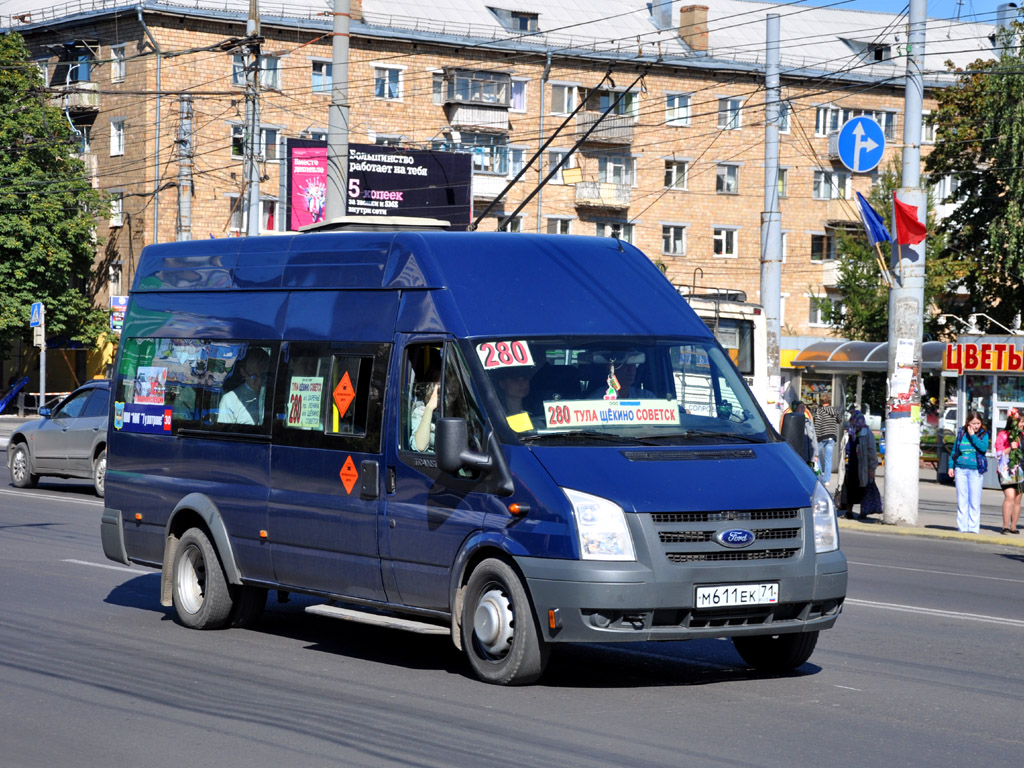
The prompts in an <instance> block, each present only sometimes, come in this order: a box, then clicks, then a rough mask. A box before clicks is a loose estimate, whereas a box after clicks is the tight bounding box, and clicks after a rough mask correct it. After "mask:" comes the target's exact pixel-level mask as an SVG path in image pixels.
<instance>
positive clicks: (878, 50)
mask: <svg viewBox="0 0 1024 768" xmlns="http://www.w3.org/2000/svg"><path fill="white" fill-rule="evenodd" d="M869 53H870V56H869V58H870V60H871V61H872V62H873V63H875V64H877V63H879V62H882V61H888V60H889V59H891V58H892V47H891V46H888V45H873V46H871V48H870V50H869Z"/></svg>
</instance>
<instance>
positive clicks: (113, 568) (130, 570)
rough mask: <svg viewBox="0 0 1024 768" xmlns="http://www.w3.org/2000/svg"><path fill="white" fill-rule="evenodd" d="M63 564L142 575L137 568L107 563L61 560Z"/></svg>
mask: <svg viewBox="0 0 1024 768" xmlns="http://www.w3.org/2000/svg"><path fill="white" fill-rule="evenodd" d="M61 562H62V563H74V564H75V565H88V566H90V567H92V568H106V569H108V570H111V571H126V572H128V573H142V571H140V570H138V569H137V568H128V567H127V566H124V565H107V564H106V563H90V562H89V561H88V560H61Z"/></svg>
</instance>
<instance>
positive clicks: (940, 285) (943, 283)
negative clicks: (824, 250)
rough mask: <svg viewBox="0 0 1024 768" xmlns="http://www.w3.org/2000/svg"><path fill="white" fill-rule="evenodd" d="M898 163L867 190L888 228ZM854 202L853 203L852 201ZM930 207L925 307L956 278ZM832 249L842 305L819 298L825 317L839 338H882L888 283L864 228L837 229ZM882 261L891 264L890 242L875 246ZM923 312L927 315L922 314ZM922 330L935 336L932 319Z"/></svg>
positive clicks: (941, 298) (886, 325)
mask: <svg viewBox="0 0 1024 768" xmlns="http://www.w3.org/2000/svg"><path fill="white" fill-rule="evenodd" d="M901 166H902V161H897V160H894V161H893V162H891V163H890V164H889V167H888V168H887V169H886V170H885V171H884V172H883V173H882V174H881V176H880V177H879V180H878V183H877V184H876V185H875V186H874V188H873V189H872V190H871V194H870V195H869V196H868V202H870V203H871V205H872V207H873V208H874V209H875V210H876V211H878V213H879V214H880V215H881V216H882V218H883V220H884V221H885V222H886V226H888V227H889V228H890V229H891V228H892V223H891V222H892V207H893V205H892V196H893V192H894V191H895V190H896V188H897V187H898V186H899V179H900V174H901ZM854 205H856V203H854ZM936 229H937V226H936V222H935V218H934V215H933V213H932V211H931V210H929V212H928V240H927V241H926V250H925V288H924V298H925V306H926V307H928V306H937V305H938V304H940V303H941V302H942V301H944V298H945V296H946V295H947V293H948V286H949V285H950V284H951V283H955V282H956V281H957V280H959V278H960V272H959V271H958V269H957V266H958V265H957V264H956V263H953V262H952V261H951V260H950V259H949V258H948V256H946V248H945V236H944V235H943V234H942V233H940V232H937V231H936ZM838 237H839V241H838V243H837V247H836V252H837V255H838V257H839V267H838V274H837V278H836V290H837V291H838V292H839V293H840V294H841V295H842V297H843V301H842V307H839V306H833V305H830V304H828V303H827V302H824V301H823V302H822V304H821V306H822V308H823V309H827V310H828V311H829V315H828V321H829V324H830V325H831V326H832V328H833V329H834V330H835V332H836V333H837V334H838V335H839V336H843V337H845V338H848V339H854V340H858V341H885V340H886V339H888V336H889V287H888V286H887V285H886V284H885V283H884V282H883V279H882V273H881V269H880V268H879V266H878V255H877V251H876V250H875V248H874V247H872V246H871V245H870V244H869V243H868V239H867V235H866V234H865V232H864V229H863V227H861V226H859V225H858V226H856V227H854V228H853V229H850V230H845V231H840V232H839V235H838ZM879 246H880V248H881V252H882V261H883V263H884V264H886V265H888V264H889V263H890V255H891V247H890V244H889V243H880V244H879ZM926 314H927V313H926ZM924 330H925V332H926V333H931V334H932V335H935V332H936V326H935V325H934V321H932V320H929V319H927V318H926V321H925V328H924Z"/></svg>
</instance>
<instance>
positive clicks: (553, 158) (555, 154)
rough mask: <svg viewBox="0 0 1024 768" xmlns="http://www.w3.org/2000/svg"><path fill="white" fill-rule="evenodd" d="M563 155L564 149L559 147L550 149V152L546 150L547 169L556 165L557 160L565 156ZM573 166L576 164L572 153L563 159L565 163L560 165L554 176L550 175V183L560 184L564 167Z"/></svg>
mask: <svg viewBox="0 0 1024 768" xmlns="http://www.w3.org/2000/svg"><path fill="white" fill-rule="evenodd" d="M565 155H566V152H565V150H561V149H554V150H551V151H550V152H548V168H549V169H554V167H555V166H556V165H558V163H559V161H560V160H561V159H562V158H563V157H565ZM575 166H576V161H575V158H574V156H573V155H569V158H568V159H567V160H566V161H565V163H564V164H563V165H562V167H561V168H559V169H558V173H556V174H555V175H554V176H552V177H551V183H552V184H561V183H562V171H564V170H565V169H566V168H574V167H575Z"/></svg>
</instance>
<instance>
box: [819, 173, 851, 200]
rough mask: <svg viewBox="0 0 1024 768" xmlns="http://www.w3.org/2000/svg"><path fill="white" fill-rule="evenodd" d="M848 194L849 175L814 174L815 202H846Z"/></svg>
mask: <svg viewBox="0 0 1024 768" xmlns="http://www.w3.org/2000/svg"><path fill="white" fill-rule="evenodd" d="M850 194H851V192H850V174H848V173H843V172H840V171H815V172H814V199H815V200H847V199H849V197H850Z"/></svg>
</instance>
